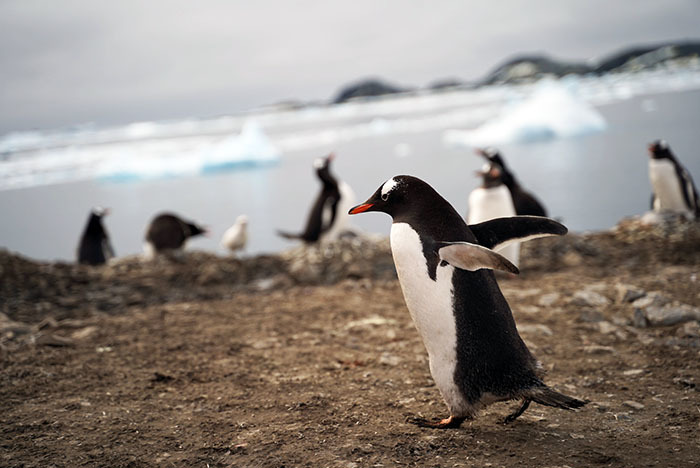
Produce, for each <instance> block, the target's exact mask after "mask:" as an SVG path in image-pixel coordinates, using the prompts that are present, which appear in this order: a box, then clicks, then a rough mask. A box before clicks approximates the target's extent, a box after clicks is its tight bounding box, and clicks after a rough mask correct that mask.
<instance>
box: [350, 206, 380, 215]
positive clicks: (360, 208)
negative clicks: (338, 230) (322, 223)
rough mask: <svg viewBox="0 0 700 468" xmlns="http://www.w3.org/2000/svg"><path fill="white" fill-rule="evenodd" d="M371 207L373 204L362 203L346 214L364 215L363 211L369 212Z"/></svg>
mask: <svg viewBox="0 0 700 468" xmlns="http://www.w3.org/2000/svg"><path fill="white" fill-rule="evenodd" d="M373 206H374V203H363V204H361V205H357V206H356V207H355V208H351V209H350V211H348V214H351V215H354V214H359V213H364V212H365V211H367V210H369V209H370V208H372V207H373Z"/></svg>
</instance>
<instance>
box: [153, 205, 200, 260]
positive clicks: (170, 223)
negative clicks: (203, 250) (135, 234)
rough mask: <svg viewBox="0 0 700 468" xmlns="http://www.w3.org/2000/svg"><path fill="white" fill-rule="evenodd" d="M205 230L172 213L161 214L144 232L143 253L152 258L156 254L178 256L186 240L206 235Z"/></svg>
mask: <svg viewBox="0 0 700 468" xmlns="http://www.w3.org/2000/svg"><path fill="white" fill-rule="evenodd" d="M206 233H207V230H206V229H205V228H203V227H200V226H198V225H197V224H194V223H192V222H189V221H185V220H183V219H180V218H179V217H177V216H176V215H174V214H172V213H161V214H159V215H157V216H156V217H155V218H153V220H152V221H151V224H149V226H148V229H147V230H146V243H145V245H144V252H145V254H146V256H147V257H149V258H153V257H154V256H155V255H156V254H169V253H173V254H179V253H180V252H181V251H182V249H183V247H184V246H185V242H187V239H189V238H190V237H194V236H199V235H202V234H206Z"/></svg>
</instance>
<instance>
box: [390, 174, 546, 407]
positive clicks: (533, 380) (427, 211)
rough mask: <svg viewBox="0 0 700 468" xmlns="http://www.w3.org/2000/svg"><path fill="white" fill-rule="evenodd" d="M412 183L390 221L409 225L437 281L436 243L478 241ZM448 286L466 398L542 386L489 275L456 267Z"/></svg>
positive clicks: (433, 195)
mask: <svg viewBox="0 0 700 468" xmlns="http://www.w3.org/2000/svg"><path fill="white" fill-rule="evenodd" d="M407 177H408V176H401V178H407ZM411 179H412V180H410V185H411V187H410V189H411V192H412V193H411V201H412V203H411V206H410V207H409V209H407V210H404V211H403V212H401V213H397V214H395V215H394V222H398V223H400V222H405V223H408V224H409V225H410V226H411V227H412V228H413V229H414V230H415V231H416V232H417V233H418V236H419V237H420V239H421V243H422V244H423V253H424V256H425V258H426V263H427V265H428V273H429V275H430V277H431V278H432V279H433V280H435V279H436V276H437V275H436V270H437V268H438V267H439V263H440V259H439V257H438V253H437V249H436V248H434V244H435V243H437V242H470V243H477V239H476V237H475V236H474V234H473V233H472V231H471V229H469V226H467V224H466V223H465V222H464V219H463V218H462V217H461V216H460V215H459V213H457V212H456V211H455V209H454V208H453V207H452V205H450V204H449V202H447V200H445V199H444V198H442V196H440V194H438V193H437V192H436V191H435V190H434V189H433V188H432V187H430V186H429V185H428V184H426V183H425V182H422V181H420V180H419V179H415V178H411ZM414 181H417V182H420V184H418V183H417V182H414ZM415 192H418V193H415ZM452 286H453V294H454V302H453V310H454V314H455V320H456V331H457V366H456V370H455V382H456V383H457V385H458V387H459V388H460V390H461V391H462V393H463V394H464V395H465V397H466V398H467V399H468V400H469V401H470V402H472V403H476V402H478V400H479V398H480V397H481V395H482V394H483V393H485V392H489V393H493V394H494V395H497V396H501V397H511V396H514V397H515V396H517V395H519V393H520V392H522V391H523V390H525V389H529V388H532V387H536V386H540V385H543V384H542V382H541V381H540V379H539V378H538V377H537V373H536V360H535V358H534V357H533V356H532V354H531V353H530V351H529V350H528V349H527V346H526V345H525V343H524V342H523V340H522V339H521V338H520V335H519V334H518V331H517V328H516V326H515V320H514V319H513V314H512V312H511V310H510V307H509V305H508V303H507V301H506V299H505V298H504V297H503V294H502V293H501V290H500V288H499V287H498V284H497V282H496V278H495V275H494V273H493V271H491V270H487V269H482V270H478V271H466V270H462V269H459V268H455V269H454V273H453V276H452Z"/></svg>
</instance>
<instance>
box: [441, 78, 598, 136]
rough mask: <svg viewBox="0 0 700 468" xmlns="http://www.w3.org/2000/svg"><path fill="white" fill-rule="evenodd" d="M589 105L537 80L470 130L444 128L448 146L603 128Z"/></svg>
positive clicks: (551, 83)
mask: <svg viewBox="0 0 700 468" xmlns="http://www.w3.org/2000/svg"><path fill="white" fill-rule="evenodd" d="M606 126H607V124H606V123H605V119H603V116H602V115H600V113H599V112H598V111H597V110H595V109H594V108H593V107H592V106H591V105H589V104H588V103H586V102H585V101H583V100H582V99H579V98H577V97H576V96H575V95H574V94H573V93H572V92H570V91H569V90H567V88H566V87H564V86H563V85H561V84H560V83H558V82H556V81H549V80H548V81H543V82H540V83H539V84H538V85H537V87H536V89H535V90H534V92H533V93H532V95H531V96H530V97H528V98H526V99H525V100H523V101H521V102H518V103H515V104H511V105H508V106H506V108H505V110H504V111H503V112H502V113H501V115H499V116H497V117H495V118H493V119H491V120H489V121H487V122H485V123H484V124H483V125H481V126H479V127H477V128H475V129H473V130H447V131H445V132H444V134H443V140H444V141H445V143H447V144H451V145H465V146H488V145H502V144H507V143H524V142H529V141H537V140H549V139H554V138H567V137H573V136H579V135H585V134H587V133H594V132H600V131H603V130H605V128H606Z"/></svg>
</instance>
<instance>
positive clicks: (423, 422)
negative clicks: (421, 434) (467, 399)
mask: <svg viewBox="0 0 700 468" xmlns="http://www.w3.org/2000/svg"><path fill="white" fill-rule="evenodd" d="M465 419H467V418H458V417H455V416H450V417H449V418H446V419H435V420H433V421H429V420H427V419H425V418H408V420H407V421H408V422H410V423H411V424H415V425H416V426H418V427H429V428H432V429H457V428H458V427H459V426H461V425H462V422H464V420H465Z"/></svg>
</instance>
